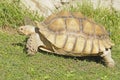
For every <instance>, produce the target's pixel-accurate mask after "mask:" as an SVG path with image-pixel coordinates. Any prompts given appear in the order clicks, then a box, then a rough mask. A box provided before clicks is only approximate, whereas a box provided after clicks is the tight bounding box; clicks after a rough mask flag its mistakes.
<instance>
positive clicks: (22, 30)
mask: <svg viewBox="0 0 120 80" xmlns="http://www.w3.org/2000/svg"><path fill="white" fill-rule="evenodd" d="M18 33H19V34H24V35H31V34H33V33H35V27H34V26H30V25H25V26H20V27H19V28H18Z"/></svg>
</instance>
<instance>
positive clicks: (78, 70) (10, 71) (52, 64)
mask: <svg viewBox="0 0 120 80" xmlns="http://www.w3.org/2000/svg"><path fill="white" fill-rule="evenodd" d="M13 31H14V30H13ZM25 40H26V37H25V36H21V35H18V34H17V33H16V32H8V31H6V32H5V30H1V31H0V75H1V76H0V79H1V80H119V79H120V77H119V75H120V64H119V63H120V60H119V59H120V54H119V50H120V47H114V48H113V50H112V56H113V59H114V60H115V62H116V66H115V67H114V68H106V67H105V66H104V65H103V64H102V60H101V59H100V58H99V57H97V58H96V57H86V58H83V57H81V58H75V57H64V56H58V55H53V54H51V53H47V52H38V53H37V54H36V55H35V56H32V57H30V56H27V55H26V52H25V51H24V46H25V43H26V42H25Z"/></svg>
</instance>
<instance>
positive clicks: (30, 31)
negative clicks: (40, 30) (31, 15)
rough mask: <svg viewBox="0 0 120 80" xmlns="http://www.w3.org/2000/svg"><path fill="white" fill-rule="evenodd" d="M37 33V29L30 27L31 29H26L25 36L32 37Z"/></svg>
mask: <svg viewBox="0 0 120 80" xmlns="http://www.w3.org/2000/svg"><path fill="white" fill-rule="evenodd" d="M34 33H35V27H30V26H29V29H26V30H25V31H24V34H25V35H26V36H30V35H31V34H34Z"/></svg>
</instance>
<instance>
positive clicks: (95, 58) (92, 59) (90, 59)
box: [12, 40, 105, 65]
mask: <svg viewBox="0 0 120 80" xmlns="http://www.w3.org/2000/svg"><path fill="white" fill-rule="evenodd" d="M24 42H26V40H25V41H24ZM12 45H13V46H21V47H24V49H23V52H24V53H26V56H30V55H27V49H26V47H25V43H13V44H12ZM38 52H41V54H44V55H53V56H56V57H63V58H65V59H74V60H76V61H77V60H81V61H84V60H85V61H87V62H96V63H99V64H102V65H105V64H104V62H103V59H102V57H100V56H80V57H75V56H66V55H58V54H55V53H49V52H46V51H42V50H38Z"/></svg>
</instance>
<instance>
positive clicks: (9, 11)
mask: <svg viewBox="0 0 120 80" xmlns="http://www.w3.org/2000/svg"><path fill="white" fill-rule="evenodd" d="M19 3H20V0H1V1H0V27H5V26H11V27H13V28H16V27H18V26H19V25H22V24H25V22H24V20H25V17H29V18H30V19H32V20H38V21H41V20H42V19H43V17H39V16H38V15H37V13H34V15H33V14H32V13H30V11H28V9H26V8H25V7H24V6H23V8H21V7H20V5H22V4H19Z"/></svg>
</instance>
